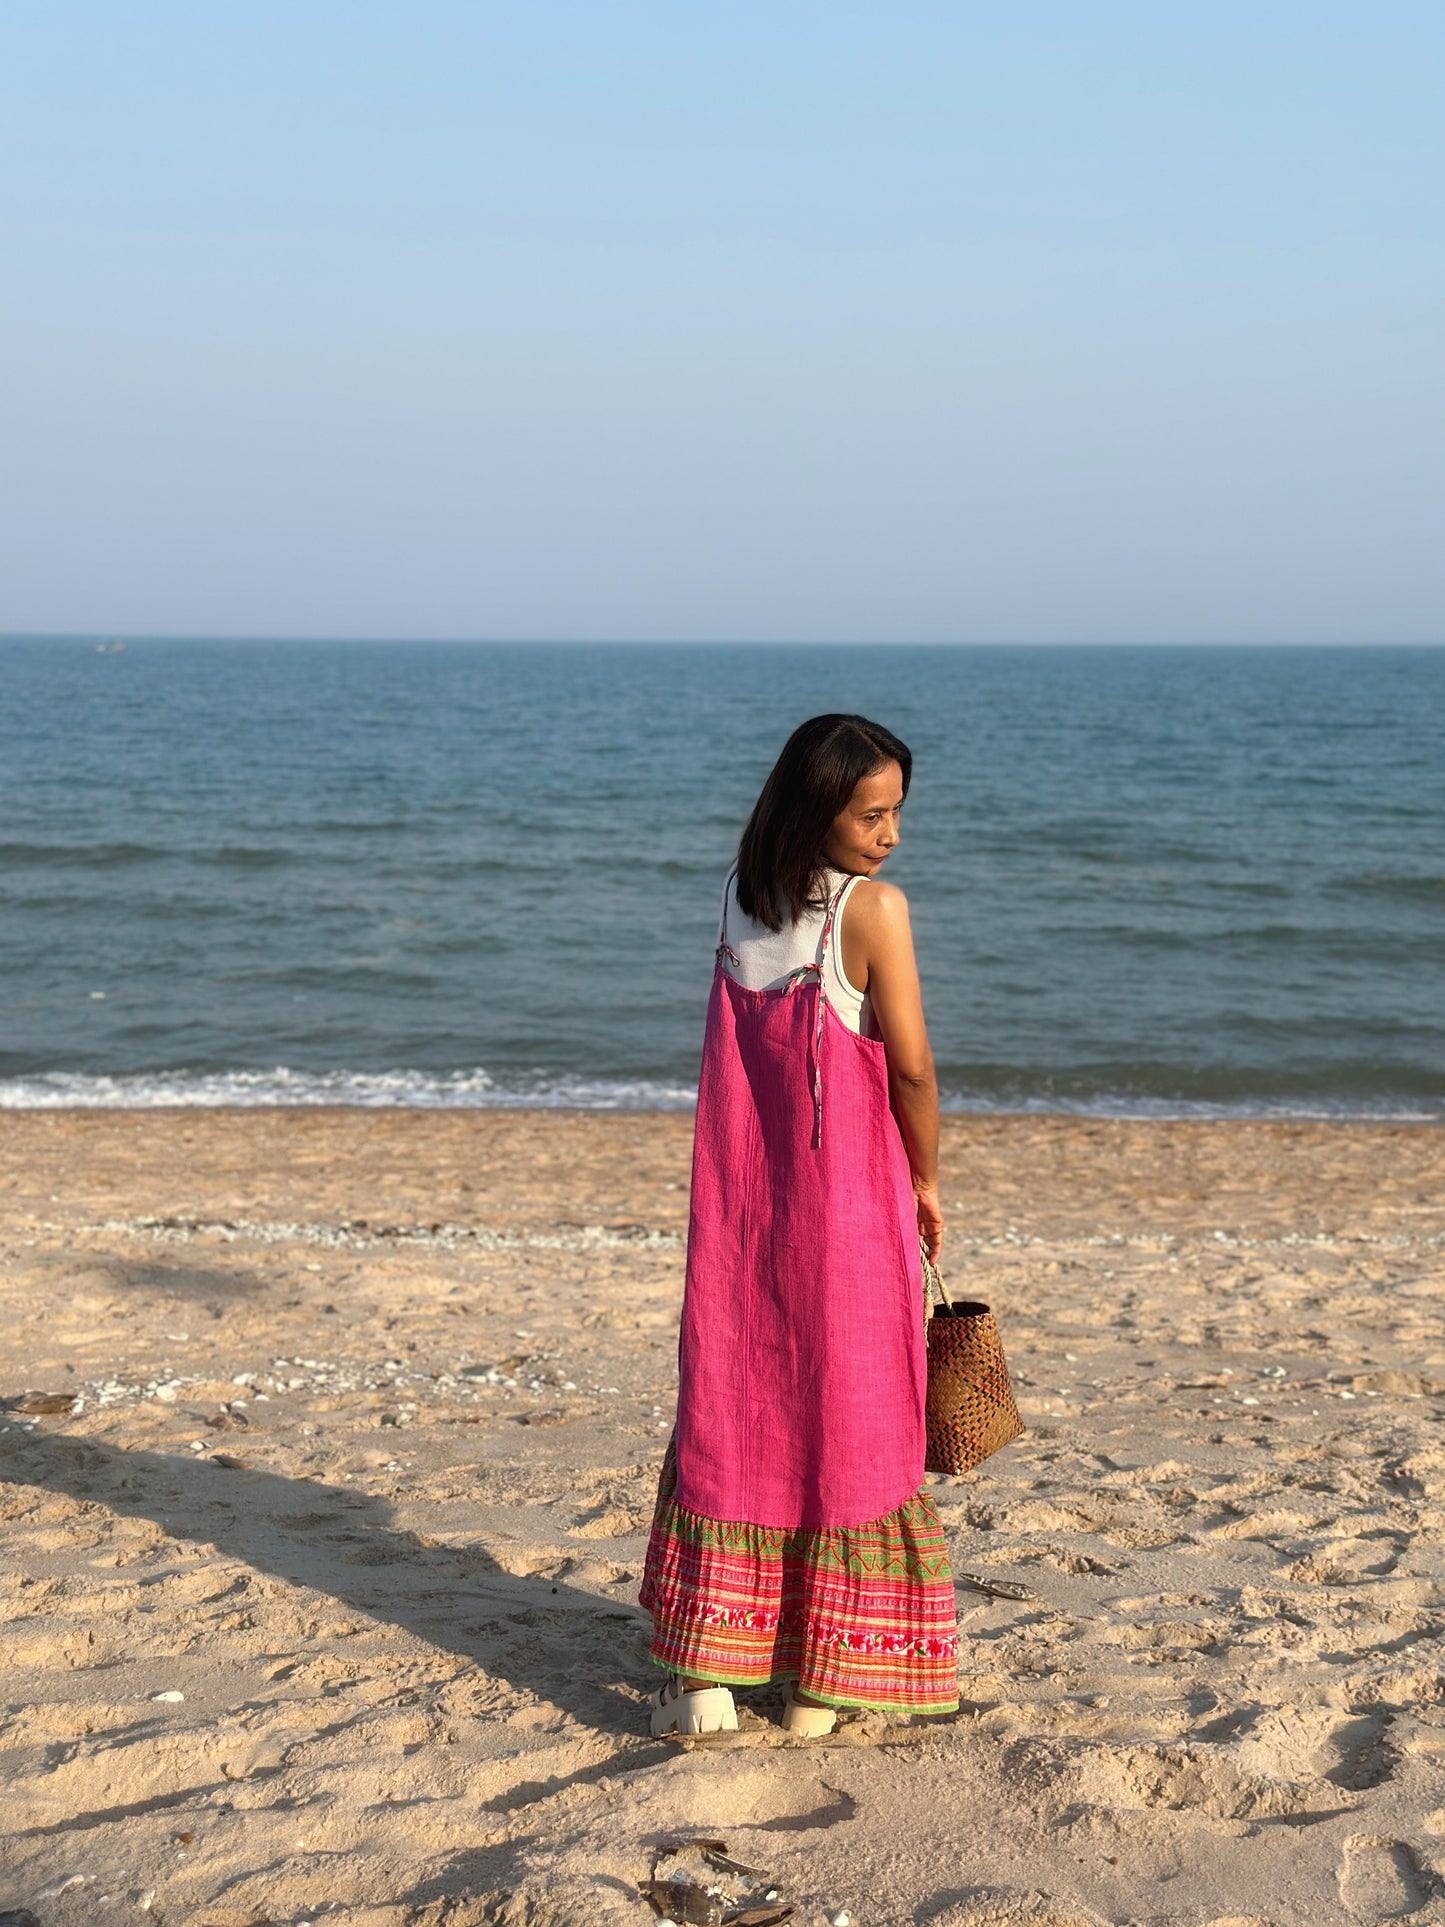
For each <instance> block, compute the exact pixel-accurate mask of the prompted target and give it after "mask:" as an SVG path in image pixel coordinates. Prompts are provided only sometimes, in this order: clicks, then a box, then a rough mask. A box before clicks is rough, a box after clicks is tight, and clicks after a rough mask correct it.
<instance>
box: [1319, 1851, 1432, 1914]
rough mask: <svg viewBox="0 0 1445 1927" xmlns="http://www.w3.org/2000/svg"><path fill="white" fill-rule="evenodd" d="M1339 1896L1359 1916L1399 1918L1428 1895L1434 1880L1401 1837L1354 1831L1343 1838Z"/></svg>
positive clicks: (1420, 1903) (1413, 1910) (1414, 1909)
mask: <svg viewBox="0 0 1445 1927" xmlns="http://www.w3.org/2000/svg"><path fill="white" fill-rule="evenodd" d="M1338 1877H1339V1883H1340V1899H1341V1900H1342V1901H1343V1902H1344V1904H1345V1906H1346V1907H1347V1908H1348V1909H1349V1911H1350V1912H1351V1913H1352V1914H1354V1915H1355V1917H1356V1919H1358V1920H1365V1921H1377V1920H1398V1919H1400V1918H1401V1917H1402V1916H1403V1915H1405V1914H1413V1913H1415V1912H1417V1911H1418V1910H1419V1909H1420V1908H1421V1907H1423V1906H1424V1905H1425V1902H1426V1901H1427V1900H1428V1899H1429V1898H1430V1895H1431V1891H1432V1889H1433V1888H1434V1885H1435V1882H1434V1880H1433V1879H1432V1877H1431V1876H1430V1875H1429V1874H1428V1873H1426V1872H1424V1871H1423V1870H1422V1868H1421V1866H1420V1863H1419V1861H1418V1860H1417V1859H1416V1858H1415V1855H1414V1852H1413V1850H1412V1849H1411V1848H1410V1847H1408V1846H1406V1844H1405V1842H1404V1841H1403V1840H1391V1839H1388V1838H1387V1837H1386V1836H1384V1835H1383V1834H1376V1833H1356V1834H1352V1835H1351V1836H1350V1838H1349V1839H1348V1840H1346V1842H1345V1851H1344V1856H1343V1858H1342V1859H1341V1861H1340V1868H1339V1876H1338Z"/></svg>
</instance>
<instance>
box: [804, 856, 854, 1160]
mask: <svg viewBox="0 0 1445 1927" xmlns="http://www.w3.org/2000/svg"><path fill="white" fill-rule="evenodd" d="M857 881H858V879H857V877H845V878H844V880H843V882H842V883H840V884H839V886H838V888H837V889H836V890H835V891H834V893H833V895H832V897H831V898H830V900H829V903H828V909H827V914H826V915H825V916H824V918H823V934H822V935H821V936H820V937H819V939H818V961H817V962H816V963H815V964H809V965H808V966H807V969H808V971H809V973H810V974H816V976H817V980H818V1012H817V1015H816V1017H815V1018H814V1019H813V1149H814V1150H815V1151H819V1150H821V1149H822V1147H823V1008H824V1006H825V1005H826V1003H827V1001H828V991H827V977H826V975H825V972H824V969H823V966H824V964H825V963H826V962H827V960H828V945H829V942H830V941H831V939H832V936H833V925H834V924H835V923H836V922H837V920H838V910H839V906H840V905H841V904H842V901H843V899H844V897H845V896H846V895H847V894H848V891H849V890H850V889H851V887H852V886H853V884H855V883H856V882H857Z"/></svg>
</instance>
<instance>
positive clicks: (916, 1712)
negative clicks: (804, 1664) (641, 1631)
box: [647, 1653, 963, 1719]
mask: <svg viewBox="0 0 1445 1927" xmlns="http://www.w3.org/2000/svg"><path fill="white" fill-rule="evenodd" d="M647 1661H648V1664H649V1665H650V1666H655V1667H656V1668H657V1670H658V1671H659V1672H660V1673H666V1674H668V1675H669V1677H672V1676H675V1675H676V1673H677V1668H676V1667H675V1666H669V1665H668V1663H667V1661H666V1660H665V1659H659V1658H658V1657H657V1655H656V1653H649V1654H648V1655H647ZM684 1677H685V1675H684ZM693 1677H694V1678H697V1679H700V1678H701V1677H702V1675H701V1674H700V1673H698V1674H694V1676H693ZM708 1678H709V1679H711V1680H712V1682H713V1684H714V1685H715V1686H726V1687H727V1688H728V1689H729V1690H731V1689H732V1688H734V1687H736V1688H737V1689H738V1691H739V1692H751V1691H753V1689H754V1688H755V1687H763V1686H780V1685H783V1684H785V1683H786V1682H787V1681H789V1680H794V1679H797V1678H799V1674H798V1672H797V1670H796V1668H794V1669H792V1670H791V1671H785V1672H781V1673H772V1674H770V1675H769V1676H768V1678H767V1679H759V1678H758V1677H757V1675H756V1674H754V1675H753V1676H752V1677H751V1678H749V1679H743V1678H741V1677H740V1676H734V1677H733V1678H731V1679H730V1678H729V1677H728V1675H727V1674H726V1673H709V1675H708ZM808 1693H809V1696H810V1697H811V1698H812V1699H815V1700H820V1701H821V1702H822V1703H823V1705H824V1706H834V1707H836V1708H837V1709H838V1711H839V1712H840V1713H896V1714H899V1715H900V1716H901V1717H902V1718H904V1719H911V1718H913V1717H915V1716H922V1717H924V1718H928V1719H933V1718H936V1717H937V1716H938V1715H939V1714H940V1713H956V1712H957V1711H958V1709H959V1707H960V1706H961V1705H962V1704H963V1697H962V1695H961V1694H958V1695H955V1697H954V1698H953V1699H951V1700H936V1701H926V1702H925V1703H924V1704H922V1705H912V1704H911V1705H908V1706H900V1705H899V1704H898V1702H897V1700H840V1699H830V1698H829V1696H828V1695H827V1694H826V1693H820V1692H818V1691H817V1689H816V1688H815V1687H812V1686H810V1687H809V1688H808Z"/></svg>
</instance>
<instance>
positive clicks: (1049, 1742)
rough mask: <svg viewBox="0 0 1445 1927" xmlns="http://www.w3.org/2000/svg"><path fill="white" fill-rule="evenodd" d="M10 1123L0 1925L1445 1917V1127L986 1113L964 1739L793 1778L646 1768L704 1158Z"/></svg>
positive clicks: (84, 1121)
mask: <svg viewBox="0 0 1445 1927" xmlns="http://www.w3.org/2000/svg"><path fill="white" fill-rule="evenodd" d="M3 1129H4V1138H5V1156H4V1159H3V1174H0V1182H3V1186H4V1200H3V1225H0V1241H3V1244H0V1251H3V1292H4V1297H3V1317H4V1321H5V1331H6V1342H5V1346H4V1367H3V1379H0V1394H3V1396H4V1397H5V1399H6V1400H7V1405H8V1409H7V1410H6V1411H5V1412H3V1413H0V1428H3V1430H0V1461H3V1471H4V1477H5V1479H6V1481H7V1483H6V1484H5V1486H4V1487H3V1488H0V1491H3V1554H0V1562H3V1563H0V1585H3V1596H4V1602H5V1603H4V1614H5V1622H6V1630H5V1639H4V1647H3V1655H0V1660H3V1705H4V1726H3V1736H0V1749H3V1751H0V1785H3V1794H0V1800H3V1809H0V1907H4V1906H9V1907H12V1908H21V1907H24V1908H28V1909H30V1910H31V1912H32V1913H33V1914H34V1916H35V1917H36V1919H37V1920H39V1921H40V1922H41V1923H42V1927H68V1924H69V1923H79V1922H91V1921H105V1922H117V1923H118V1922H124V1921H129V1920H137V1921H140V1920H144V1919H149V1920H151V1921H157V1922H165V1923H169V1924H170V1927H260V1923H263V1922H266V1923H280V1922H288V1923H289V1922H300V1921H306V1920H312V1919H317V1918H321V1917H325V1918H328V1919H332V1920H342V1921H348V1922H358V1923H363V1922H364V1923H367V1924H368V1927H383V1923H385V1927H402V1923H455V1924H458V1927H460V1924H461V1923H473V1922H484V1921H485V1922H498V1923H503V1922H504V1923H506V1924H507V1927H583V1923H587V1924H588V1927H591V1924H593V1923H604V1922H605V1923H610V1922H634V1923H639V1927H640V1924H641V1923H643V1922H645V1921H647V1920H649V1919H652V1918H655V1916H654V1914H653V1913H652V1910H651V1907H650V1906H649V1904H648V1902H647V1901H646V1900H645V1899H643V1898H642V1897H641V1895H640V1892H639V1888H640V1884H641V1883H644V1882H647V1881H649V1880H652V1879H654V1878H656V1879H659V1880H670V1879H677V1878H684V1877H691V1876H693V1875H698V1876H699V1877H701V1878H704V1879H709V1880H711V1881H713V1882H714V1883H715V1884H717V1885H719V1886H720V1887H722V1888H723V1889H724V1890H725V1894H726V1896H727V1904H728V1906H729V1907H730V1908H738V1907H742V1906H743V1905H744V1904H745V1903H746V1902H748V1901H750V1900H751V1901H757V1902H759V1903H761V1902H762V1901H763V1899H764V1896H765V1895H767V1894H769V1893H774V1894H777V1895H779V1896H780V1897H781V1899H780V1902H779V1903H778V1904H791V1905H792V1906H793V1907H794V1908H795V1909H796V1912H795V1914H794V1916H793V1918H794V1919H795V1920H798V1921H800V1922H806V1923H809V1927H815V1924H819V1927H820V1924H821V1923H822V1922H824V1921H825V1920H826V1921H837V1920H838V1919H839V1918H840V1916H842V1915H843V1914H846V1915H847V1916H848V1917H849V1920H850V1921H851V1923H852V1927H895V1923H897V1924H901V1923H904V1922H923V1923H928V1924H929V1927H985V1923H987V1927H1005V1924H1006V1923H1014V1922H1018V1923H1031V1927H1044V1924H1048V1927H1099V1923H1111V1924H1113V1927H1122V1924H1123V1923H1135V1924H1137V1927H1143V1923H1149V1927H1161V1924H1162V1923H1171V1924H1172V1923H1179V1927H1207V1924H1208V1927H1225V1923H1228V1927H1245V1924H1246V1923H1248V1927H1264V1923H1271V1924H1272V1927H1295V1924H1296V1923H1299V1924H1300V1927H1303V1924H1304V1923H1320V1922H1333V1921H1339V1922H1355V1921H1365V1922H1374V1921H1382V1920H1393V1919H1397V1918H1407V1919H1410V1920H1413V1921H1418V1922H1422V1923H1423V1922H1441V1921H1445V1649H1442V1645H1441V1636H1442V1633H1445V1562H1442V1537H1441V1533H1442V1525H1445V1425H1442V1421H1445V1333H1442V1330H1441V1327H1440V1319H1439V1303H1440V1286H1441V1270H1442V1242H1445V1136H1442V1134H1441V1133H1440V1132H1439V1131H1438V1130H1435V1129H1432V1128H1429V1127H1418V1128H1417V1127H1405V1126H1398V1127H1394V1126H1365V1125H1326V1124H1308V1123H1239V1122H1228V1123H1187V1124H1186V1123H1174V1124H1167V1123H1129V1122H1110V1121H1101V1120H1087V1119H1049V1118H970V1119H959V1118H953V1119H949V1120H947V1121H946V1123H945V1136H944V1185H943V1193H944V1198H945V1201H946V1203H947V1205H948V1207H949V1211H950V1237H949V1246H948V1249H947V1251H946V1254H945V1269H946V1271H947V1273H948V1275H949V1276H950V1278H951V1279H952V1281H953V1282H954V1283H955V1284H956V1285H958V1286H960V1287H966V1288H967V1290H968V1291H969V1292H970V1293H971V1294H973V1295H976V1296H980V1297H985V1298H988V1299H990V1300H991V1301H992V1302H993V1303H994V1305H995V1306H996V1308H997V1309H998V1312H999V1315H1000V1320H1001V1323H1002V1327H1003V1332H1004V1337H1005V1342H1006V1344H1007V1346H1008V1349H1009V1352H1010V1356H1011V1359H1012V1362H1013V1365H1014V1368H1015V1373H1016V1378H1017V1384H1018V1391H1019V1396H1020V1404H1021V1407H1022V1410H1023V1413H1024V1416H1025V1418H1026V1420H1027V1422H1028V1425H1029V1428H1030V1429H1029V1432H1028V1434H1027V1435H1026V1437H1025V1438H1024V1439H1022V1440H1021V1441H1020V1442H1019V1443H1018V1444H1017V1445H1014V1446H1012V1447H1010V1448H1009V1449H1008V1450H1007V1451H1005V1452H1004V1453H1003V1454H1001V1455H1000V1456H999V1457H998V1458H996V1459H995V1460H993V1461H991V1462H989V1463H988V1464H987V1465H985V1466H984V1467H982V1468H980V1469H979V1470H978V1471H977V1472H975V1473H974V1474H972V1475H970V1476H969V1477H967V1478H963V1479H958V1480H936V1481H933V1482H932V1484H933V1491H934V1496H935V1498H936V1500H937V1502H938V1504H939V1508H940V1511H941V1512H942V1515H943V1517H944V1520H945V1523H946V1524H947V1526H948V1528H949V1531H950V1535H951V1544H952V1550H953V1554H954V1558H955V1563H956V1569H957V1572H958V1574H959V1577H960V1586H959V1606H960V1617H961V1631H962V1657H961V1661H960V1671H961V1685H962V1692H963V1695H964V1701H963V1708H962V1711H961V1712H960V1714H959V1715H958V1716H957V1718H954V1719H949V1720H944V1721H935V1722H928V1723H921V1724H919V1725H916V1726H913V1727H892V1728H890V1727H887V1726H885V1725H884V1724H882V1723H881V1722H880V1721H879V1720H877V1719H873V1718H860V1719H857V1720H853V1721H851V1722H849V1723H847V1724H845V1725H844V1726H843V1727H842V1728H841V1729H840V1731H839V1732H838V1734H837V1735H836V1736H835V1737H834V1738H833V1739H832V1740H830V1741H828V1742H825V1743H822V1744H811V1745H810V1744H803V1743H797V1742H792V1741H785V1740H784V1739H783V1736H782V1734H781V1733H780V1731H779V1729H778V1727H777V1725H776V1715H777V1710H778V1707H777V1696H776V1694H774V1695H772V1696H770V1695H768V1694H766V1693H760V1694H757V1695H755V1696H752V1697H751V1698H750V1699H749V1700H748V1702H747V1704H746V1709H745V1711H744V1714H743V1727H742V1730H741V1731H740V1732H739V1733H738V1735H737V1736H736V1737H735V1738H734V1737H731V1736H726V1737H724V1738H723V1739H721V1740H719V1741H716V1742H695V1743H678V1742H671V1741H666V1742H659V1741H654V1740H652V1739H651V1738H649V1737H648V1734H647V1728H646V1710H645V1707H646V1695H647V1693H648V1692H649V1691H650V1690H651V1688H652V1686H653V1684H654V1683H655V1678H656V1675H655V1674H654V1672H653V1669H652V1668H651V1667H650V1666H649V1664H648V1662H647V1659H646V1657H645V1624H644V1621H643V1618H642V1616H641V1615H640V1614H639V1612H638V1610H637V1607H636V1604H635V1600H636V1592H637V1581H638V1577H639V1573H640V1565H641V1559H642V1552H643V1547H644V1544H645V1539H646V1530H647V1523H648V1518H649V1512H650V1505H651V1499H652V1491H653V1485H654V1481H655V1477H656V1471H657V1466H658V1462H659V1459H660V1457H661V1453H662V1450H663V1446H664V1443H665V1441H666V1438H667V1433H668V1428H669V1424H670V1417H671V1398H672V1388H673V1366H674V1346H675V1333H676V1324H677V1314H678V1306H679V1298H680V1292H681V1284H682V1268H683V1234H684V1230H685V1225H686V1214H687V1178H688V1162H689V1151H690V1134H691V1120H690V1119H689V1118H687V1117H685V1116H667V1115H604V1114H595V1113H594V1114H586V1113H572V1114H569V1113H559V1112H551V1113H548V1112H516V1113H502V1112H467V1113H462V1112H452V1113H437V1112H367V1111H355V1110H353V1111H252V1112H242V1111H218V1112H200V1111H172V1112H149V1113H139V1112H115V1111H112V1112H53V1113H40V1112H33V1113H12V1114H9V1115H7V1116H6V1117H5V1119H4V1125H3ZM25 1394H38V1395H41V1396H40V1398H39V1399H38V1400H37V1399H36V1398H34V1397H31V1398H29V1399H26V1398H24V1397H23V1396H22V1395H25ZM27 1406H29V1407H30V1409H26V1407H27ZM967 1575H977V1576H978V1577H980V1578H982V1579H984V1580H990V1579H1001V1580H1010V1581H1015V1582H1018V1583H1020V1584H1022V1585H1023V1586H1025V1587H1027V1588H1028V1589H1029V1593H1030V1596H1029V1597H1028V1598H1026V1599H1023V1600H1006V1599H998V1598H994V1597H992V1596H990V1595H989V1594H987V1593H985V1592H983V1591H980V1590H978V1589H977V1588H976V1587H974V1586H972V1585H970V1583H969V1581H968V1578H967ZM697 1839H709V1840H715V1841H723V1842H725V1843H726V1848H727V1853H728V1855H729V1856H730V1857H731V1858H733V1859H734V1860H736V1861H738V1862H740V1863H743V1864H745V1865H746V1866H747V1867H750V1868H754V1869H759V1870H761V1872H760V1873H759V1874H756V1875H753V1874H749V1875H743V1874H733V1873H728V1872H727V1871H726V1870H722V1871H719V1870H718V1868H717V1867H715V1866H714V1867H712V1868H709V1867H708V1866H706V1865H705V1864H704V1861H703V1858H702V1855H701V1852H700V1850H698V1849H696V1848H685V1850H684V1851H683V1852H682V1853H680V1854H678V1853H673V1854H669V1853H667V1851H666V1850H667V1849H668V1848H669V1847H671V1846H675V1845H678V1844H680V1843H686V1842H689V1841H693V1840H697Z"/></svg>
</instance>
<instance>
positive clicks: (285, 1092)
mask: <svg viewBox="0 0 1445 1927" xmlns="http://www.w3.org/2000/svg"><path fill="white" fill-rule="evenodd" d="M696 1101H697V1090H696V1087H695V1086H693V1085H690V1084H683V1083H676V1082H671V1081H669V1080H667V1079H660V1078H645V1077H639V1078H581V1077H569V1076H561V1075H555V1074H550V1073H545V1072H540V1071H539V1072H535V1073H533V1074H531V1075H521V1074H517V1075H513V1076H510V1077H507V1078H500V1077H494V1076H493V1075H492V1074H491V1073H490V1072H488V1071H485V1070H482V1069H479V1068H473V1069H470V1070H455V1071H447V1072H434V1071H418V1070H394V1071H348V1070H333V1071H305V1070H291V1069H289V1068H288V1067H286V1066H285V1065H277V1066H276V1067H275V1068H274V1069H271V1070H226V1071H186V1070H173V1071H139V1072H132V1073H129V1074H117V1075H113V1076H102V1075H95V1074H88V1073H83V1072H78V1071H49V1072H44V1073H38V1074H36V1075H34V1076H30V1077H12V1078H5V1079H0V1111H6V1110H8V1111H63V1110H170V1109H185V1108H196V1109H202V1110H256V1109H266V1108H273V1107H281V1108H302V1107H308V1106H309V1107H312V1108H317V1107H324V1106H328V1105H331V1106H337V1107H341V1108H357V1109H366V1110H539V1109H540V1110H576V1111H690V1110H691V1109H692V1108H693V1107H694V1105H695V1104H696ZM941 1101H942V1108H943V1109H944V1111H946V1112H949V1113H953V1114H969V1115H976V1116H999V1115H1002V1116H1020V1115H1022V1116H1039V1117H1042V1116H1072V1117H1112V1118H1139V1119H1158V1120H1161V1121H1164V1120H1168V1119H1189V1118H1200V1119H1207V1118H1241V1119H1248V1118H1258V1119H1271V1118H1275V1119H1291V1118H1293V1119H1301V1120H1308V1119H1320V1120H1334V1121H1338V1122H1344V1121H1347V1120H1350V1119H1355V1120H1359V1121H1368V1122H1374V1123H1397V1124H1442V1123H1445V1095H1441V1096H1438V1097H1436V1096H1423V1097H1422V1096H1411V1097H1407V1096H1403V1095H1400V1094H1390V1093H1379V1094H1367V1093H1358V1092H1356V1093H1349V1094H1338V1095H1335V1094H1328V1093H1310V1094H1308V1095H1306V1094H1303V1093H1278V1094H1268V1093H1261V1092H1258V1091H1255V1092H1252V1093H1250V1094H1248V1095H1243V1094H1241V1095H1238V1096H1225V1095H1217V1096H1213V1097H1210V1098H1207V1099H1206V1098H1181V1097H1178V1096H1173V1095H1169V1094H1166V1093H1147V1092H1142V1091H1138V1090H1132V1091H1128V1090H1108V1089H1100V1090H1097V1091H1081V1090H1079V1089H1077V1088H1074V1089H1072V1090H1068V1091H1061V1090H1057V1089H1052V1088H1049V1084H1048V1080H1033V1081H1026V1080H1022V1079H1021V1080H1019V1081H1018V1082H1017V1083H1014V1084H1013V1085H1000V1084H997V1083H992V1082H991V1087H990V1088H988V1089H980V1088H977V1087H974V1088H968V1087H963V1088H953V1089H950V1088H947V1087H945V1088H944V1090H943V1091H942V1093H941Z"/></svg>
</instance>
